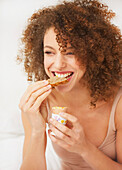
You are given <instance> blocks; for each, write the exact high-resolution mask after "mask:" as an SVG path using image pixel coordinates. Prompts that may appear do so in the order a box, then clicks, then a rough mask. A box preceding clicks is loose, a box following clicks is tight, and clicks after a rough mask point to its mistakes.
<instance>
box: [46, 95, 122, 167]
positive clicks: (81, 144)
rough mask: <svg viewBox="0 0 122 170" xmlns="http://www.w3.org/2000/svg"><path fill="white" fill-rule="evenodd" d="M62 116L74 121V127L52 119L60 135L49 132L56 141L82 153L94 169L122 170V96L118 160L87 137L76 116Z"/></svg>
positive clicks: (119, 106) (118, 109)
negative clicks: (107, 154)
mask: <svg viewBox="0 0 122 170" xmlns="http://www.w3.org/2000/svg"><path fill="white" fill-rule="evenodd" d="M61 116H62V117H63V118H65V119H67V120H69V121H70V122H72V124H73V128H72V129H69V128H68V127H66V126H64V125H62V124H61V123H59V122H58V121H56V120H54V119H50V123H51V124H52V126H51V130H52V131H53V132H54V133H55V134H56V136H57V137H58V138H56V137H55V136H53V135H51V134H50V132H49V136H50V138H51V140H52V141H53V142H54V143H56V144H58V145H59V146H61V147H63V148H64V149H66V150H67V151H69V152H74V153H77V154H79V155H81V156H82V158H83V159H84V160H85V161H86V162H87V163H88V164H89V165H90V166H91V167H92V168H93V169H94V170H122V98H121V99H120V101H119V103H118V105H117V108H116V121H115V122H116V127H117V138H116V151H117V162H116V161H113V160H112V159H111V158H109V157H108V156H106V155H105V154H104V153H103V152H102V151H100V150H99V149H98V148H97V147H95V146H94V145H93V144H92V143H90V142H89V141H88V140H87V139H86V137H85V134H84V130H83V128H82V126H81V125H80V123H79V121H78V119H77V118H76V117H74V116H72V115H70V114H67V113H61ZM55 127H56V128H55ZM62 132H63V133H62Z"/></svg>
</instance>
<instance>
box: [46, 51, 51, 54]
mask: <svg viewBox="0 0 122 170" xmlns="http://www.w3.org/2000/svg"><path fill="white" fill-rule="evenodd" d="M44 53H45V54H53V53H52V52H51V51H45V52H44Z"/></svg>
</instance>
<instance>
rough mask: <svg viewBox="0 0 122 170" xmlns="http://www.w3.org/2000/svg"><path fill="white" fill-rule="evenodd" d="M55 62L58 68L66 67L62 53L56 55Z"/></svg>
mask: <svg viewBox="0 0 122 170" xmlns="http://www.w3.org/2000/svg"><path fill="white" fill-rule="evenodd" d="M54 63H55V68H57V69H61V68H64V67H66V61H65V59H64V57H63V54H61V53H59V54H57V55H56V57H55V61H54Z"/></svg>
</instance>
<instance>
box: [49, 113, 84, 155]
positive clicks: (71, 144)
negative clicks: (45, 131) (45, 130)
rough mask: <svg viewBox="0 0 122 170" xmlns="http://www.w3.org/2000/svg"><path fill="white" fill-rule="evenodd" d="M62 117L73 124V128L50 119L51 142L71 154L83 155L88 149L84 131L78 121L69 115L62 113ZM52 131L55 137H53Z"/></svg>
mask: <svg viewBox="0 0 122 170" xmlns="http://www.w3.org/2000/svg"><path fill="white" fill-rule="evenodd" d="M60 115H61V117H63V118H65V119H67V120H68V121H70V123H71V124H72V128H68V127H67V126H65V125H63V124H61V123H59V122H58V121H56V120H55V119H52V118H51V119H50V130H49V136H50V138H51V140H52V141H53V142H54V143H56V144H58V145H59V146H61V147H63V148H64V149H66V150H67V151H69V152H75V153H77V154H81V152H82V151H83V150H84V149H85V147H86V138H85V134H84V130H83V128H82V126H81V125H80V123H79V121H78V119H77V118H76V117H75V116H72V115H70V114H68V113H61V114H60ZM51 131H52V132H54V134H55V135H56V136H54V135H51Z"/></svg>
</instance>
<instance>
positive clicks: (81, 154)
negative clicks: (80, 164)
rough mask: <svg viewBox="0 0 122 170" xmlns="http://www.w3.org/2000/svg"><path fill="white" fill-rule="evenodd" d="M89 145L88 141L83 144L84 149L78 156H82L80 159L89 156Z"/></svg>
mask: <svg viewBox="0 0 122 170" xmlns="http://www.w3.org/2000/svg"><path fill="white" fill-rule="evenodd" d="M91 145H92V144H91V143H90V142H89V141H88V140H87V141H86V142H85V144H84V147H83V148H82V150H81V152H80V156H82V158H85V157H86V156H87V155H88V154H89V151H90V148H91Z"/></svg>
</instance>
